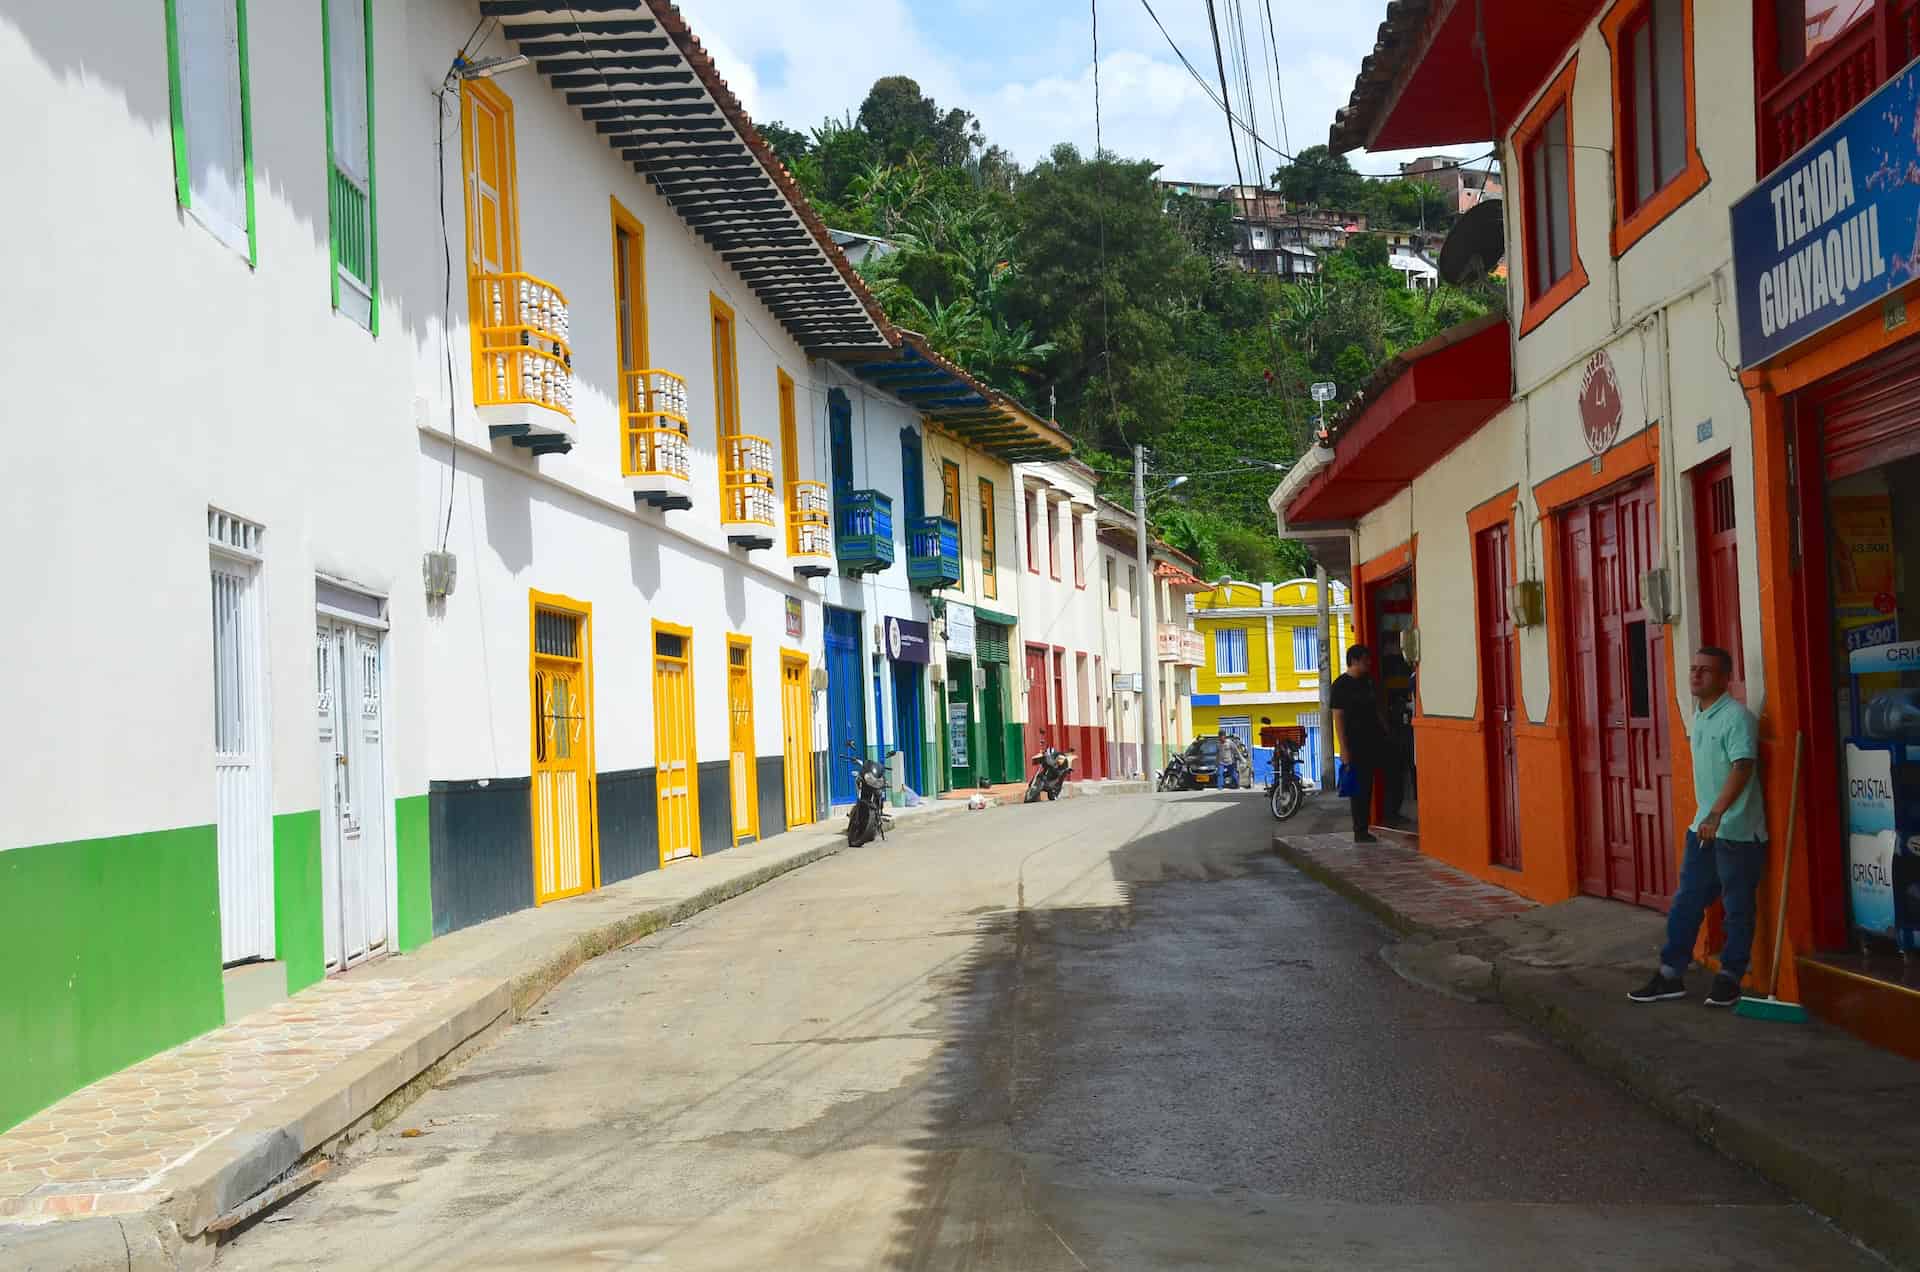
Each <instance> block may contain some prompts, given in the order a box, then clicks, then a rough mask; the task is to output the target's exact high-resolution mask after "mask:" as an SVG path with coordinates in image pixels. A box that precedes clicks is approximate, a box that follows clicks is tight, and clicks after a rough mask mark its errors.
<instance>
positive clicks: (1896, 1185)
mask: <svg viewBox="0 0 1920 1272" xmlns="http://www.w3.org/2000/svg"><path fill="white" fill-rule="evenodd" d="M1274 851H1275V852H1276V853H1278V854H1279V855H1280V856H1281V857H1284V858H1285V859H1287V860H1288V861H1289V862H1291V863H1292V864H1293V865H1295V866H1296V867H1298V868H1299V869H1300V870H1301V871H1302V872H1304V873H1306V874H1308V875H1311V876H1313V877H1314V878H1316V879H1318V880H1320V881H1321V882H1323V883H1325V884H1327V885H1328V886H1329V887H1331V888H1333V889H1335V890H1336V891H1338V892H1341V893H1342V894H1344V895H1346V896H1349V897H1351V898H1353V899H1354V900H1355V901H1357V902H1358V903H1359V904H1361V905H1362V906H1364V907H1366V908H1367V909H1369V910H1371V911H1373V912H1374V913H1375V914H1377V915H1379V916H1380V917H1381V918H1382V919H1383V920H1385V921H1386V922H1387V923H1388V924H1390V925H1391V926H1392V927H1394V928H1395V929H1397V930H1398V931H1400V932H1401V933H1402V934H1403V935H1405V937H1406V939H1405V940H1403V941H1402V942H1400V943H1398V944H1396V945H1392V946H1389V947H1388V948H1387V949H1385V950H1383V951H1381V955H1382V957H1383V959H1385V961H1386V962H1387V963H1388V964H1389V965H1390V966H1392V967H1393V968H1394V970H1395V971H1397V972H1399V973H1400V974H1401V975H1402V976H1403V977H1405V978H1406V979H1408V980H1410V981H1412V982H1414V983H1416V984H1419V985H1422V986H1424V987H1426V988H1429V989H1432V990H1434V991H1436V992H1439V993H1443V994H1449V995H1452V996H1456V997H1462V998H1472V999H1484V1000H1488V1001H1498V1002H1500V1003H1501V1004H1503V1005H1504V1006H1505V1007H1506V1008H1507V1010H1508V1011H1510V1012H1512V1013H1513V1014H1514V1015H1516V1016H1519V1017H1521V1018H1522V1019H1525V1020H1527V1021H1529V1022H1531V1023H1533V1024H1534V1025H1537V1026H1538V1027H1540V1028H1541V1029H1543V1030H1545V1031H1546V1032H1547V1033H1548V1034H1550V1035H1552V1036H1553V1037H1554V1038H1555V1039H1556V1040H1557V1041H1559V1042H1560V1044H1561V1045H1562V1046H1564V1047H1566V1048H1567V1049H1568V1050H1569V1051H1571V1052H1573V1053H1574V1054H1575V1055H1577V1056H1579V1057H1580V1058H1581V1059H1582V1060H1584V1061H1586V1062H1587V1063H1588V1064H1590V1065H1592V1066H1594V1067H1595V1068H1598V1069H1601V1070H1603V1071H1604V1072H1606V1073H1608V1074H1610V1075H1611V1076H1613V1077H1614V1078H1616V1079H1617V1080H1619V1081H1620V1082H1622V1083H1623V1084H1625V1085H1626V1086H1627V1087H1628V1088H1629V1089H1631V1090H1632V1091H1634V1092H1635V1093H1636V1094H1637V1095H1639V1096H1640V1097H1641V1098H1642V1099H1644V1100H1646V1101H1647V1102H1648V1103H1649V1104H1651V1105H1652V1106H1653V1107H1654V1108H1656V1109H1658V1110H1659V1111H1660V1112H1662V1113H1663V1114H1665V1115H1666V1116H1668V1117H1669V1118H1671V1119H1673V1120H1674V1121H1676V1122H1678V1123H1680V1124H1681V1125H1682V1126H1684V1127H1686V1128H1687V1129H1688V1130H1691V1131H1692V1132H1693V1133H1694V1134H1695V1135H1697V1136H1699V1137H1700V1138H1701V1139H1702V1140H1705V1141H1706V1142H1707V1143H1709V1144H1711V1145H1713V1146H1714V1147H1715V1148H1717V1149H1719V1150H1720V1151H1721V1152H1723V1153H1725V1154H1726V1155H1727V1156H1729V1157H1731V1158H1733V1159H1735V1160H1736V1161H1740V1162H1743V1163H1745V1164H1746V1165H1748V1166H1751V1167H1752V1168H1753V1169H1755V1170H1757V1171H1759V1172H1760V1173H1761V1174H1762V1175H1764V1176H1765V1177H1766V1178H1768V1179H1770V1180H1772V1181H1773V1182H1774V1183H1776V1184H1778V1185H1779V1186H1780V1187H1782V1188H1784V1189H1786V1190H1787V1191H1788V1192H1790V1193H1792V1194H1793V1195H1794V1196H1795V1197H1797V1198H1799V1199H1800V1200H1801V1201H1803V1202H1805V1203H1806V1204H1808V1205H1810V1206H1812V1207H1813V1208H1814V1209H1816V1210H1818V1211H1820V1212H1821V1213H1823V1214H1825V1215H1827V1216H1828V1217H1830V1218H1831V1219H1833V1220H1834V1222H1836V1223H1837V1224H1839V1225H1840V1227H1841V1228H1843V1229H1845V1230H1846V1231H1847V1232H1849V1233H1852V1234H1853V1235H1854V1236H1856V1237H1858V1238H1859V1239H1860V1240H1862V1241H1865V1242H1866V1243H1867V1244H1869V1245H1871V1246H1873V1247H1874V1248H1875V1249H1876V1250H1878V1251H1879V1252H1880V1253H1881V1254H1882V1255H1885V1256H1886V1257H1887V1258H1889V1259H1890V1260H1891V1261H1893V1262H1894V1263H1895V1264H1896V1265H1898V1266H1901V1267H1907V1268H1915V1269H1920V1193H1916V1192H1915V1190H1914V1189H1913V1187H1912V1179H1913V1174H1914V1171H1915V1169H1916V1167H1920V1118H1916V1117H1914V1116H1913V1110H1914V1109H1915V1108H1916V1107H1920V1065H1916V1064H1914V1063H1913V1062H1911V1061H1908V1060H1905V1059H1903V1058H1901V1057H1899V1056H1896V1055H1893V1054H1892V1053H1890V1052H1886V1051H1881V1050H1879V1049H1878V1048H1875V1047H1872V1046H1869V1045H1868V1044H1866V1043H1864V1042H1861V1041H1860V1040H1859V1039H1857V1038H1855V1037H1854V1036H1853V1035H1851V1034H1848V1033H1845V1032H1843V1031H1841V1030H1839V1029H1836V1028H1834V1027H1832V1026H1830V1025H1826V1024H1823V1023H1821V1022H1819V1021H1817V1020H1816V1021H1813V1022H1812V1023H1809V1024H1804V1025H1788V1024H1777V1023H1772V1022H1766V1021H1758V1020H1747V1019H1744V1018H1741V1017H1737V1016H1734V1015H1733V1014H1732V1013H1730V1012H1722V1011H1710V1010H1708V1009H1706V1008H1704V1007H1702V1006H1701V1005H1700V1002H1699V1000H1698V998H1697V997H1696V998H1693V999H1690V1000H1687V1001H1684V1002H1669V1003H1660V1004H1654V1005H1651V1006H1642V1005H1639V1004H1636V1003H1631V1002H1628V1001H1627V997H1626V995H1627V991H1628V990H1630V989H1632V988H1634V987H1635V986H1636V985H1638V984H1639V983H1640V982H1641V981H1643V980H1645V979H1646V976H1647V973H1648V970H1649V968H1650V966H1651V959H1652V957H1653V952H1654V951H1655V950H1656V949H1657V948H1658V946H1659V944H1660V940H1661V936H1662V933H1663V931H1664V928H1665V920H1664V919H1663V917H1662V916H1661V915H1659V914H1655V913H1653V912H1652V911H1649V910H1641V909H1636V908H1634V907H1632V906H1627V905H1623V904H1619V903H1616V902H1610V901H1602V900H1599V899H1597V898H1591V897H1581V898H1576V899H1575V900H1572V901H1567V902H1563V903H1561V904H1559V905H1551V906H1540V905H1535V904H1534V903H1533V902H1530V901H1527V900H1525V899H1524V898H1521V897H1517V896H1514V895H1512V894H1510V893H1506V892H1503V891H1502V890H1501V889H1499V888H1495V887H1493V886H1491V885H1488V884H1484V883H1481V882H1480V881H1479V880H1476V879H1474V878H1472V877H1470V876H1468V875H1465V874H1463V873H1461V872H1460V871H1457V870H1454V869H1453V868H1452V867H1450V866H1445V865H1442V864H1441V863H1439V862H1437V861H1435V860H1433V859H1432V858H1430V857H1423V856H1421V855H1420V854H1419V853H1417V852H1415V851H1413V850H1412V849H1408V848H1400V847H1392V846H1388V845H1385V844H1380V845H1373V846H1361V847H1356V846H1355V845H1354V844H1352V843H1351V842H1350V841H1348V839H1347V837H1346V836H1344V835H1331V834H1329V835H1313V834H1307V835H1292V836H1282V835H1277V836H1275V837H1274ZM1705 984H1706V978H1705V975H1704V974H1703V973H1701V972H1699V971H1697V970H1696V971H1695V973H1694V974H1693V977H1692V986H1693V988H1694V990H1695V992H1696V994H1698V993H1699V992H1700V991H1701V990H1703V989H1704V986H1705Z"/></svg>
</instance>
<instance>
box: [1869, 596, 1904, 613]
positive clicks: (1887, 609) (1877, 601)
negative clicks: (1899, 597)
mask: <svg viewBox="0 0 1920 1272" xmlns="http://www.w3.org/2000/svg"><path fill="white" fill-rule="evenodd" d="M1899 606H1900V602H1898V601H1896V600H1894V599H1893V593H1892V592H1881V593H1880V594H1879V595H1877V596H1875V597H1874V598H1873V608H1874V609H1876V610H1878V611H1880V612H1881V613H1882V614H1891V613H1893V611H1894V610H1896V609H1898V608H1899Z"/></svg>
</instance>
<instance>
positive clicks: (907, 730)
mask: <svg viewBox="0 0 1920 1272" xmlns="http://www.w3.org/2000/svg"><path fill="white" fill-rule="evenodd" d="M926 721H927V716H926V704H925V703H924V702H922V700H921V697H920V664H919V663H910V662H897V663H894V664H893V737H894V745H895V746H896V747H897V748H898V749H899V751H900V754H901V759H902V760H903V761H904V762H905V765H906V770H907V785H908V786H910V787H912V788H913V789H914V791H916V792H917V793H919V794H921V795H925V794H926V793H927V785H926V778H925V776H924V768H925V755H926Z"/></svg>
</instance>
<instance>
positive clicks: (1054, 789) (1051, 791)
mask: <svg viewBox="0 0 1920 1272" xmlns="http://www.w3.org/2000/svg"><path fill="white" fill-rule="evenodd" d="M1033 766H1034V768H1033V776H1032V777H1031V778H1030V779H1028V781H1027V794H1026V798H1025V799H1023V800H1021V801H1020V802H1021V803H1023V804H1037V803H1039V802H1040V797H1041V796H1042V795H1045V796H1046V797H1047V798H1048V799H1059V798H1060V790H1061V788H1062V787H1064V786H1065V785H1066V783H1067V774H1069V773H1071V772H1072V771H1073V756H1072V755H1070V754H1069V753H1067V752H1065V751H1061V750H1058V749H1056V748H1054V747H1052V746H1048V747H1045V748H1043V749H1042V750H1041V752H1040V754H1038V755H1036V756H1034V757H1033Z"/></svg>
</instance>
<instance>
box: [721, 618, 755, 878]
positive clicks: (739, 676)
mask: <svg viewBox="0 0 1920 1272" xmlns="http://www.w3.org/2000/svg"><path fill="white" fill-rule="evenodd" d="M758 767H759V759H758V756H757V755H756V754H755V753H754V744H753V642H752V641H751V640H749V639H748V638H747V637H745V636H729V637H727V774H728V777H729V779H730V780H731V784H732V787H733V842H734V843H736V844H738V843H741V842H742V841H744V840H747V839H752V838H753V837H755V836H756V835H758V834H759V833H760V775H759V773H758V771H757V769H758Z"/></svg>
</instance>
